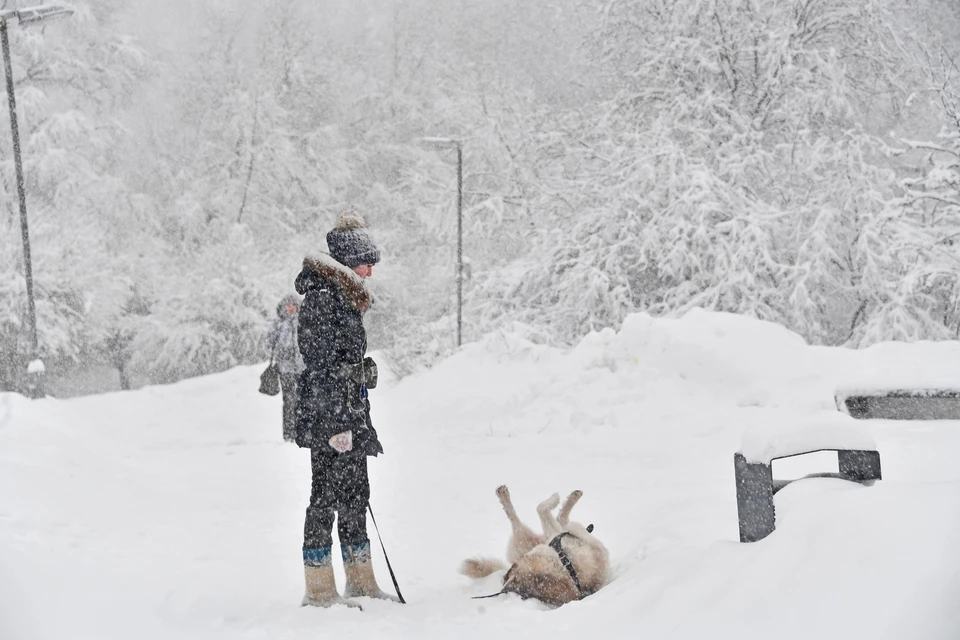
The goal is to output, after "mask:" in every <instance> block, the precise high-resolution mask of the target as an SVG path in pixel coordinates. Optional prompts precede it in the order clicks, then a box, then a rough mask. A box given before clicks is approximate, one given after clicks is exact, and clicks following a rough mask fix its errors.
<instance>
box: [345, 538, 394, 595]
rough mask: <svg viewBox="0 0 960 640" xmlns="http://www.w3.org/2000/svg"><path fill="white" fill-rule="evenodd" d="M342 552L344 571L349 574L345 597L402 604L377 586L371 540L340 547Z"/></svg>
mask: <svg viewBox="0 0 960 640" xmlns="http://www.w3.org/2000/svg"><path fill="white" fill-rule="evenodd" d="M340 550H341V553H342V554H343V571H344V573H346V574H347V585H346V587H344V589H343V595H344V597H346V598H356V597H358V596H367V597H370V598H378V599H380V600H389V601H390V602H397V603H399V602H400V599H399V598H397V596H392V595H390V594H389V593H384V592H383V590H381V589H380V587H379V586H378V585H377V579H376V578H375V577H374V575H373V562H372V561H371V558H370V541H369V540H367V541H365V542H360V543H357V544H352V545H346V544H345V545H340Z"/></svg>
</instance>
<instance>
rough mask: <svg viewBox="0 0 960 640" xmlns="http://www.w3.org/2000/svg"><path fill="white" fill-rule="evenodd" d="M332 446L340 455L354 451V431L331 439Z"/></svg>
mask: <svg viewBox="0 0 960 640" xmlns="http://www.w3.org/2000/svg"><path fill="white" fill-rule="evenodd" d="M330 446H331V447H333V448H334V449H336V450H337V451H338V452H339V453H346V452H347V451H350V450H351V449H353V431H344V432H343V433H338V434H337V435H335V436H333V437H332V438H330Z"/></svg>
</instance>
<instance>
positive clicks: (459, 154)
mask: <svg viewBox="0 0 960 640" xmlns="http://www.w3.org/2000/svg"><path fill="white" fill-rule="evenodd" d="M462 343H463V146H462V145H461V144H460V142H459V141H458V142H457V346H458V347H459V346H460V345H461V344H462Z"/></svg>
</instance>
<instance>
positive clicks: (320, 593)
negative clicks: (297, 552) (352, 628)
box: [300, 547, 363, 611]
mask: <svg viewBox="0 0 960 640" xmlns="http://www.w3.org/2000/svg"><path fill="white" fill-rule="evenodd" d="M303 561H304V565H303V573H304V579H305V582H306V592H305V593H304V595H303V600H302V601H301V602H300V606H302V607H306V606H308V605H309V606H312V607H331V606H333V605H335V604H342V605H345V606H347V607H356V608H357V609H360V610H361V611H363V607H361V606H360V605H359V604H357V603H356V602H350V601H349V600H346V599H345V598H343V597H341V596H340V594H339V593H338V592H337V580H336V577H335V576H334V575H333V563H332V558H331V557H330V547H326V548H325V549H304V550H303Z"/></svg>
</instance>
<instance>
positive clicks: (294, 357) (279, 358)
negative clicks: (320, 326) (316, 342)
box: [265, 293, 304, 442]
mask: <svg viewBox="0 0 960 640" xmlns="http://www.w3.org/2000/svg"><path fill="white" fill-rule="evenodd" d="M299 312H300V297H299V296H297V295H296V294H292V293H291V294H290V295H287V296H284V297H283V299H282V300H280V303H279V304H278V305H277V318H276V319H275V320H274V321H273V323H272V324H271V325H270V329H269V331H267V336H266V340H265V342H266V345H267V349H268V350H269V351H270V359H271V361H272V362H273V363H274V365H275V366H276V368H277V374H278V376H279V378H280V391H281V393H282V395H283V439H284V440H286V441H288V442H293V441H294V440H295V435H296V410H297V397H298V393H297V384H298V380H297V379H298V378H299V376H300V373H301V372H302V371H303V369H304V366H303V357H302V356H301V355H300V345H299V341H298V340H297V321H298V319H299Z"/></svg>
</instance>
